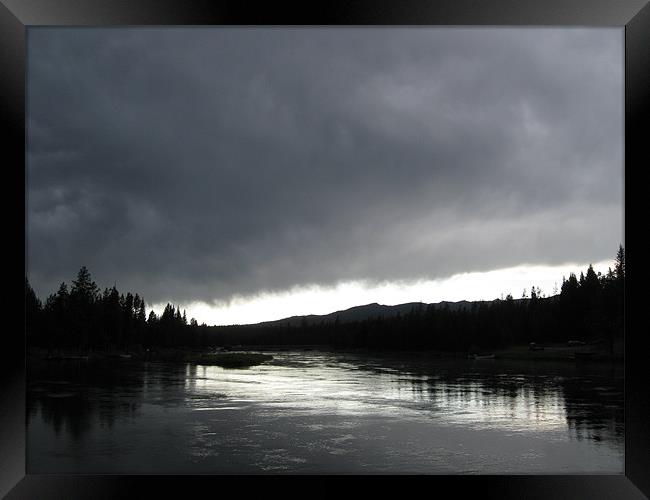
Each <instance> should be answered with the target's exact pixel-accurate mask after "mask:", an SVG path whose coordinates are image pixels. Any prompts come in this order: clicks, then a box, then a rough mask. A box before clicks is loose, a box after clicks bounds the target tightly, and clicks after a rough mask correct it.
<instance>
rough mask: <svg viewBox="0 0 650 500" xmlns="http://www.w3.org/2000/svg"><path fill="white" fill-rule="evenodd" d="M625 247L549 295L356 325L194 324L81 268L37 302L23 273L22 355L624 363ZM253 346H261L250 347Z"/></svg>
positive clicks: (535, 292)
mask: <svg viewBox="0 0 650 500" xmlns="http://www.w3.org/2000/svg"><path fill="white" fill-rule="evenodd" d="M624 284H625V252H624V249H623V246H622V245H621V246H620V247H619V250H618V253H617V255H616V263H615V268H614V269H611V268H610V269H609V271H608V272H607V273H606V274H603V275H601V273H596V272H594V269H593V267H592V266H591V265H590V266H589V268H588V269H587V271H586V273H580V277H579V278H578V277H577V276H576V275H575V274H573V273H571V274H570V275H569V277H568V279H567V278H566V277H563V279H562V285H561V288H560V290H559V293H558V291H557V290H554V294H553V295H551V296H546V295H545V294H544V293H543V292H542V291H541V290H540V289H539V288H538V287H535V286H532V287H531V288H530V293H527V291H526V290H524V293H523V294H522V296H521V298H518V299H515V298H513V296H512V295H511V294H508V295H507V296H506V297H505V299H503V298H502V299H495V300H493V301H480V302H467V303H465V304H463V305H462V306H459V305H458V304H456V305H455V307H453V308H452V307H449V303H445V304H419V303H418V304H415V305H413V307H412V308H411V309H410V311H409V312H408V313H400V312H398V313H397V314H395V315H394V316H384V317H381V316H374V317H367V318H363V319H356V320H354V321H340V318H339V316H338V315H334V317H333V319H331V320H328V321H324V320H320V321H319V322H312V323H309V322H308V321H307V320H306V319H305V318H302V319H298V320H297V321H296V322H295V323H292V322H291V321H287V323H283V324H256V325H234V326H207V325H205V324H202V325H199V324H198V323H197V321H196V320H195V319H193V318H192V319H191V320H190V321H189V322H188V321H187V317H186V314H185V311H183V312H182V313H181V310H180V308H178V307H175V306H173V305H171V304H167V306H166V307H165V310H164V311H163V313H162V315H161V316H160V317H159V316H158V315H157V314H156V313H155V312H154V311H150V312H149V314H148V315H147V314H146V307H145V301H144V299H143V298H142V297H140V295H139V294H137V293H136V294H132V293H130V292H129V293H127V294H126V295H124V294H122V293H120V292H119V291H118V290H117V288H116V287H115V286H113V287H112V288H106V289H104V290H103V292H102V291H100V289H99V287H98V286H97V285H96V283H95V282H94V281H93V280H92V279H91V276H90V272H89V271H88V269H87V268H86V267H82V268H81V269H80V270H79V273H78V274H77V278H76V280H73V281H72V285H71V286H70V287H68V285H67V284H66V283H61V285H60V287H59V289H58V291H57V292H56V293H53V294H51V295H49V296H48V297H47V299H46V301H45V302H42V301H41V300H40V299H39V298H38V297H37V296H36V294H35V292H34V290H33V289H32V287H31V286H30V284H29V282H28V280H27V279H25V300H26V304H25V305H26V337H27V338H26V340H27V350H28V355H29V356H30V357H31V358H38V359H51V360H54V359H59V360H65V359H68V360H73V359H123V360H129V359H131V360H144V361H169V362H193V363H198V362H199V361H202V362H203V363H205V364H215V365H219V366H235V365H238V366H254V365H256V364H259V363H262V362H265V361H266V360H267V358H263V357H260V356H266V355H264V354H261V353H260V351H264V352H272V351H288V350H292V349H294V350H295V349H298V350H303V349H307V350H309V349H312V350H317V349H318V350H332V351H350V352H367V353H384V352H387V353H390V352H401V353H405V352H409V353H411V355H413V356H427V357H433V358H465V359H468V358H469V359H473V360H475V361H476V362H489V361H491V360H499V359H513V360H529V361H535V360H553V361H576V362H578V361H579V362H586V361H594V362H622V361H623V346H624V344H623V324H624V323H623V311H624ZM255 351H257V352H255Z"/></svg>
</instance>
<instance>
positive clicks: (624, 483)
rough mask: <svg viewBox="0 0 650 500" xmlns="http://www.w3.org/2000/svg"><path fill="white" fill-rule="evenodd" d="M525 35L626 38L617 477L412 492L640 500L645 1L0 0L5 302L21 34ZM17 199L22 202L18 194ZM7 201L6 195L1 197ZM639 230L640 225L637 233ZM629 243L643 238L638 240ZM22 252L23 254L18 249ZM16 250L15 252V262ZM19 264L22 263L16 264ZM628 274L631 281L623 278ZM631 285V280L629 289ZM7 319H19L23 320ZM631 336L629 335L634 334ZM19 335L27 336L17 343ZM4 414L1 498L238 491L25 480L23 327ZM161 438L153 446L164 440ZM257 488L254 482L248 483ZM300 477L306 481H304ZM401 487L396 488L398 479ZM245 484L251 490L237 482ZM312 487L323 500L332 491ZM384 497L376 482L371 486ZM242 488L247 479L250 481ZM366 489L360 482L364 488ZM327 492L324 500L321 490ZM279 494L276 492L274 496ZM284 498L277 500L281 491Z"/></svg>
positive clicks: (200, 479) (17, 278) (414, 482)
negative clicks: (600, 32)
mask: <svg viewBox="0 0 650 500" xmlns="http://www.w3.org/2000/svg"><path fill="white" fill-rule="evenodd" d="M226 24H234V25H306V26H312V25H337V24H347V25H350V24H352V25H524V26H620V27H621V28H623V27H624V29H625V198H624V199H625V246H626V265H627V269H628V273H627V274H628V278H627V283H626V292H625V293H626V299H625V334H626V335H625V473H624V475H597V476H591V475H589V476H585V475H575V476H553V475H539V476H496V475H488V476H418V477H410V478H406V479H405V480H406V481H408V488H409V490H405V491H412V490H411V488H418V487H425V488H427V489H426V490H425V492H426V491H429V492H432V493H433V492H437V491H439V490H440V488H445V489H448V488H453V490H452V491H453V494H454V496H456V495H461V496H462V495H463V494H467V493H469V494H472V493H474V494H480V495H481V496H483V495H486V496H489V497H494V498H524V497H525V498H546V497H549V498H555V499H560V498H567V499H569V498H570V499H579V498H590V499H598V498H612V499H614V498H616V499H626V498H644V497H647V496H650V474H648V471H650V432H649V430H648V427H650V415H649V414H650V403H649V401H650V391H648V390H647V386H646V383H645V380H646V379H647V378H648V377H647V376H648V370H647V368H646V367H647V366H648V364H647V361H646V359H645V358H646V353H647V351H646V350H645V345H644V339H643V337H644V335H646V334H645V333H644V330H647V327H645V328H644V327H643V326H642V323H641V321H639V320H642V318H643V316H642V313H641V311H642V309H641V307H642V306H643V304H642V302H641V301H642V300H643V299H644V297H643V295H642V293H641V292H639V293H633V292H632V290H633V289H634V287H635V282H636V281H637V280H638V281H640V280H641V279H642V278H641V272H642V269H641V265H642V264H641V259H642V258H643V257H642V255H644V247H643V243H642V240H641V238H642V235H640V234H635V230H633V229H632V227H633V225H634V222H633V221H632V218H634V219H637V220H644V219H645V217H644V215H645V209H644V207H643V203H642V198H641V197H637V196H636V195H635V194H634V191H633V190H632V186H635V185H639V184H640V182H641V180H642V177H641V176H642V175H643V174H644V170H645V168H647V166H648V165H650V161H649V160H650V158H649V155H648V152H647V148H646V147H644V146H645V144H644V139H646V136H645V135H644V133H643V129H644V127H643V125H644V123H643V119H644V118H645V117H647V116H648V108H649V106H648V104H649V95H648V94H649V93H650V92H649V90H650V5H649V4H648V0H545V1H539V0H484V1H477V0H409V1H404V0H402V1H397V0H393V1H389V0H363V1H348V2H342V1H330V2H303V3H301V4H297V5H290V4H282V3H278V2H266V3H263V2H259V4H258V3H255V4H254V5H252V4H251V3H250V2H248V3H244V2H241V1H240V2H236V1H232V0H228V1H206V0H192V1H188V0H132V1H124V0H83V1H76V0H0V74H1V77H0V86H1V90H2V91H1V93H0V109H1V113H2V124H3V125H6V127H3V128H5V131H4V134H3V139H4V140H3V145H4V147H3V150H4V151H3V153H4V154H3V156H4V157H5V159H6V160H5V162H3V169H2V172H3V175H5V176H7V174H9V175H8V180H7V183H6V184H5V190H4V191H5V196H3V197H2V198H3V202H5V203H6V204H7V207H5V212H4V213H5V219H6V220H7V221H8V222H15V239H14V238H11V236H13V235H11V236H10V235H9V233H6V234H5V236H6V240H5V245H4V246H5V248H6V249H7V250H10V252H9V255H8V256H7V257H6V260H5V265H6V266H7V269H9V270H13V271H14V273H15V274H14V275H13V276H12V280H11V281H10V286H11V289H12V290H14V293H13V301H10V302H9V303H8V305H7V307H10V310H12V311H24V300H23V295H22V292H21V293H17V292H15V291H16V290H18V288H19V283H21V285H20V286H24V281H23V280H24V277H25V272H24V271H25V261H26V252H25V248H26V245H27V243H26V233H25V225H24V218H23V220H22V223H21V221H20V215H19V214H21V213H22V214H24V212H25V190H24V186H25V181H26V179H25V170H24V165H25V138H26V135H25V83H26V77H25V68H26V56H27V54H26V30H27V28H29V27H30V26H43V25H50V26H113V25H115V26H126V25H129V26H144V25H226ZM21 193H22V194H21ZM7 194H10V195H12V196H7ZM637 227H643V226H642V225H641V226H637ZM636 231H637V233H642V232H643V231H638V230H636ZM21 239H22V241H23V242H24V246H21V245H20V244H18V243H14V242H17V241H20V240H21ZM11 252H14V254H11ZM19 263H22V264H23V265H22V266H21V265H19ZM630 269H631V271H629V270H630ZM629 276H631V277H632V279H629ZM15 316H17V317H19V318H22V317H24V315H23V316H21V315H20V314H19V313H17V312H16V313H15ZM637 323H638V324H639V325H640V326H639V327H638V328H631V326H632V325H633V324H637ZM21 329H22V332H23V334H22V335H21V333H20V332H21ZM2 342H3V343H2V345H3V349H2V350H3V351H4V352H3V355H2V356H1V358H2V359H1V363H0V365H1V367H0V370H2V374H1V377H2V378H1V380H2V393H1V397H2V399H1V403H0V404H1V406H0V419H1V422H0V471H1V475H0V496H4V495H7V498H10V499H18V498H30V499H32V498H43V499H45V498H66V499H71V498H93V499H99V498H129V497H135V496H140V495H143V494H145V493H146V495H147V496H149V497H155V496H159V495H162V496H167V495H174V496H176V495H187V494H191V493H193V492H195V493H199V494H200V492H199V491H196V489H197V488H198V489H200V490H203V491H205V492H211V491H212V492H213V494H224V493H225V492H226V489H225V488H226V486H234V487H238V486H239V487H240V488H241V487H245V488H248V485H247V484H244V485H243V486H241V482H240V480H245V479H244V478H239V479H238V478H236V477H235V478H226V477H223V476H191V475H185V476H156V475H153V476H120V475H103V476H87V475H32V474H29V475H26V471H25V434H26V426H25V338H24V322H23V321H19V322H18V324H17V325H15V326H14V327H13V328H11V329H6V330H5V331H4V334H3V341H2ZM162 438H163V437H162V436H161V439H162ZM256 479H257V478H256ZM303 479H305V477H304V476H303ZM295 480H296V477H293V476H289V477H286V476H285V477H284V479H283V480H282V483H281V484H282V487H283V490H282V491H284V488H287V487H290V488H292V489H293V488H296V487H297V485H296V484H295V483H294V481H295ZM402 480H404V478H402ZM245 481H247V480H245ZM258 481H262V483H263V484H264V486H265V487H266V486H276V487H277V486H280V483H278V482H277V481H280V479H279V478H278V477H277V476H273V477H260V478H259V479H258ZM322 481H323V480H322V479H320V480H319V482H320V484H321V485H322V486H320V487H319V488H320V492H321V493H324V494H327V493H328V492H329V493H333V492H334V491H335V490H333V489H330V488H331V487H330V486H328V485H327V484H326V483H323V482H322ZM370 481H371V482H372V484H373V485H375V487H382V485H383V484H384V482H385V478H384V477H375V478H371V479H370ZM247 483H248V481H247ZM364 484H365V485H369V481H368V479H365V480H364ZM328 490H329V491H328ZM282 491H281V492H280V493H282ZM282 494H283V493H282Z"/></svg>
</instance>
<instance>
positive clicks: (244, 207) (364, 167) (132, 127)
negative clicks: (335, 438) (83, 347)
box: [27, 28, 623, 302]
mask: <svg viewBox="0 0 650 500" xmlns="http://www.w3.org/2000/svg"><path fill="white" fill-rule="evenodd" d="M622 55H623V32H622V30H620V29H618V28H616V29H576V28H570V29H546V28H529V29H514V28H507V29H492V28H490V29H488V28H478V29H458V28H436V29H430V28H426V29H425V28H417V29H414V28H410V29H395V28H390V29H388V28H387V29H378V28H364V29H351V28H345V29H279V28H276V29H252V28H229V29H180V28H175V29H142V28H139V29H79V28H77V29H68V28H66V29H63V28H32V29H30V30H29V32H28V166H27V194H28V207H27V235H28V240H27V250H28V275H29V277H30V279H31V280H32V281H33V282H34V285H35V287H36V289H37V291H38V292H39V293H41V294H46V293H50V292H52V291H54V290H55V289H56V287H57V285H58V283H59V282H61V281H63V280H65V281H69V280H70V278H72V277H73V276H74V275H75V273H76V270H77V269H78V268H79V267H80V266H81V265H82V264H83V265H87V266H88V267H89V268H90V270H91V272H92V273H93V275H94V277H95V278H96V280H97V281H98V283H99V284H100V285H102V286H105V285H112V284H113V282H116V283H117V284H118V287H119V288H120V289H124V290H126V289H132V290H135V291H139V292H141V293H142V294H144V296H145V297H146V299H147V300H148V301H151V302H161V301H166V300H170V301H178V302H190V301H205V302H210V301H223V300H226V301H227V300H229V299H230V298H231V297H233V296H235V295H240V296H241V295H247V294H253V293H257V292H260V291H266V292H268V291H271V292H272V291H280V290H286V289H288V288H291V287H293V286H301V285H310V284H317V285H321V286H329V285H335V284H336V283H339V282H341V281H350V280H366V281H368V282H373V281H375V282H382V281H385V280H389V281H390V280H402V281H404V280H417V279H440V278H444V277H448V276H451V275H453V274H457V273H459V272H477V271H488V270H492V269H499V268H506V267H512V266H516V265H521V264H540V265H542V264H543V265H555V264H561V263H565V262H571V261H574V262H586V261H594V262H595V261H601V260H603V259H609V258H611V257H612V255H613V254H614V253H615V251H616V248H617V245H618V243H619V242H621V241H622V227H623V219H622V217H623V210H622V206H623V152H622V151H623V146H622V144H623V59H622Z"/></svg>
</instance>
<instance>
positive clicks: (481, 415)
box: [27, 351, 624, 474]
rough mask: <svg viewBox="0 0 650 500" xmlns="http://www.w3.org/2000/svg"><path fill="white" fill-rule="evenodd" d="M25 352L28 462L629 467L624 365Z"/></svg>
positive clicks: (359, 469) (398, 468) (238, 469)
mask: <svg viewBox="0 0 650 500" xmlns="http://www.w3.org/2000/svg"><path fill="white" fill-rule="evenodd" d="M271 354H273V355H274V356H275V358H274V360H273V361H271V362H267V363H266V364H264V365H260V366H257V367H253V368H249V369H239V370H238V369H223V368H219V367H211V366H210V367H204V366H192V365H185V364H180V365H179V364H163V363H141V362H131V361H111V362H96V363H90V362H40V363H39V364H36V363H34V364H33V365H32V366H30V367H29V371H30V375H29V381H28V397H27V401H28V416H27V426H28V427H27V429H28V432H27V472H28V473H31V474H35V473H36V474H38V473H271V472H283V473H427V474H456V473H462V474H516V473H534V474H537V473H549V474H555V473H616V474H621V473H623V457H624V448H623V378H622V377H623V367H622V366H617V367H613V366H610V365H605V366H602V365H594V364H584V365H581V364H574V363H567V362H558V363H549V362H535V363H530V362H527V363H521V362H508V361H500V360H477V361H468V360H467V361H466V360H440V359H433V360H427V359H426V358H419V357H409V356H405V355H401V356H382V357H373V356H368V355H351V354H338V353H326V352H315V351H307V352H284V353H271Z"/></svg>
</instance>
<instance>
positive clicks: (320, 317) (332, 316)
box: [247, 299, 519, 327]
mask: <svg viewBox="0 0 650 500" xmlns="http://www.w3.org/2000/svg"><path fill="white" fill-rule="evenodd" d="M497 300H499V299H497ZM516 300H519V299H516ZM492 302H494V301H493V300H476V301H468V300H459V301H457V302H451V301H448V300H443V301H441V302H433V303H427V302H405V303H404V304H395V305H392V306H390V305H385V304H379V303H377V302H372V303H370V304H364V305H359V306H353V307H350V308H348V309H342V310H339V311H334V312H331V313H327V314H307V315H296V316H290V317H288V318H282V319H277V320H272V321H263V322H260V323H253V324H249V325H247V326H260V327H265V326H287V325H289V324H291V325H296V326H297V325H304V324H305V323H306V324H307V325H314V324H319V323H321V322H323V323H333V322H335V321H336V319H337V316H338V320H339V322H340V323H351V322H354V321H363V320H365V319H369V318H376V317H381V318H387V317H394V316H397V315H398V314H401V315H404V314H408V313H409V312H411V310H413V309H414V308H418V307H422V308H426V307H429V306H434V307H436V308H443V307H445V306H449V309H450V310H452V311H455V310H458V309H461V308H467V307H471V306H472V304H484V303H492Z"/></svg>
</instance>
